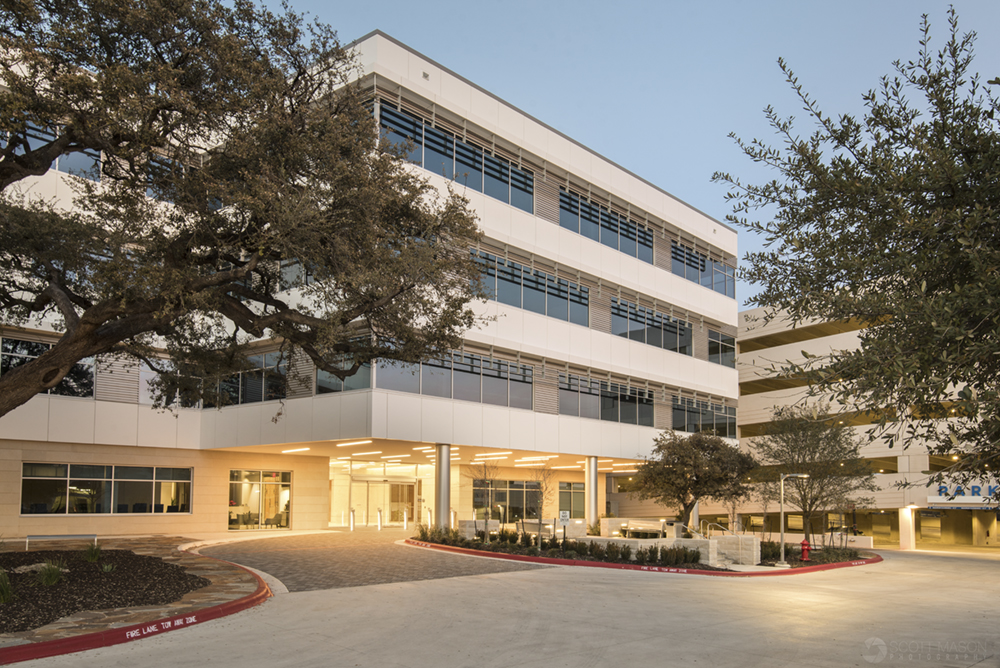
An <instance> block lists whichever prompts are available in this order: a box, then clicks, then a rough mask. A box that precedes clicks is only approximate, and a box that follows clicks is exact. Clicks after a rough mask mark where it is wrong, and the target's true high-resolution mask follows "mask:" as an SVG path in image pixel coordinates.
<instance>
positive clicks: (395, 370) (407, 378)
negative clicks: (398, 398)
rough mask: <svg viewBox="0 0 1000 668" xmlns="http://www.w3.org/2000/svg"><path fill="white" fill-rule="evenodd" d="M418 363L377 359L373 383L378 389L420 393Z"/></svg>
mask: <svg viewBox="0 0 1000 668" xmlns="http://www.w3.org/2000/svg"><path fill="white" fill-rule="evenodd" d="M419 372H420V365H419V364H407V363H405V362H391V361H388V360H379V362H378V371H377V372H376V375H375V384H376V385H377V386H378V387H379V389H383V390H396V391H397V392H412V393H413V394H420V375H419Z"/></svg>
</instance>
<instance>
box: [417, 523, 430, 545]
mask: <svg viewBox="0 0 1000 668" xmlns="http://www.w3.org/2000/svg"><path fill="white" fill-rule="evenodd" d="M417 538H419V539H420V540H422V541H424V542H425V543H428V542H430V531H429V530H428V529H427V525H426V524H418V525H417Z"/></svg>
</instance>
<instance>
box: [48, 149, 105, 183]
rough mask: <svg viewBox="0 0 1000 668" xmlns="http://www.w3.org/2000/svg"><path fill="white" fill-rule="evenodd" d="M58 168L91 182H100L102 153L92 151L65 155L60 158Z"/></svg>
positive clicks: (87, 150)
mask: <svg viewBox="0 0 1000 668" xmlns="http://www.w3.org/2000/svg"><path fill="white" fill-rule="evenodd" d="M56 168H57V169H58V170H59V171H60V172H65V173H66V174H72V175H73V176H79V177H81V178H85V179H90V180H91V181H100V180H101V153H100V151H94V150H91V149H86V150H83V151H74V152H73V153H65V154H63V155H60V156H59V158H58V160H57V163H56Z"/></svg>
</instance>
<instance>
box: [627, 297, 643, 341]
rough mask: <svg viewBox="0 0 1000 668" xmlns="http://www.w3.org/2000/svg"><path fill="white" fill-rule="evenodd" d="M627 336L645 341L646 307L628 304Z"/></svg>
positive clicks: (634, 339) (633, 339)
mask: <svg viewBox="0 0 1000 668" xmlns="http://www.w3.org/2000/svg"><path fill="white" fill-rule="evenodd" d="M628 320H629V322H628V338H629V339H630V340H632V341H638V342H639V343H645V342H646V309H644V308H643V307H641V306H635V305H632V304H630V305H629V309H628Z"/></svg>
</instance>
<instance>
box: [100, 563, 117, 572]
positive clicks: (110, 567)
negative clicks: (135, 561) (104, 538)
mask: <svg viewBox="0 0 1000 668" xmlns="http://www.w3.org/2000/svg"><path fill="white" fill-rule="evenodd" d="M101 570H102V571H104V572H105V573H113V572H114V570H115V565H114V564H101Z"/></svg>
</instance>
